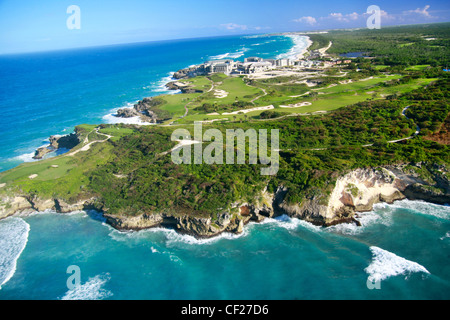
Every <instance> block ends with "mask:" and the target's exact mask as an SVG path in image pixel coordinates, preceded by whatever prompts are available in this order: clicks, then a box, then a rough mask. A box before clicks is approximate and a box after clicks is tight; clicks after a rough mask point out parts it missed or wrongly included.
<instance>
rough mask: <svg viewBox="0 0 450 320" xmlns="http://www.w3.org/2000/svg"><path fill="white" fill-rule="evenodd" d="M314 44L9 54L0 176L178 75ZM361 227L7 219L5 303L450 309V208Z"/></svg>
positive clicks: (400, 204) (375, 214)
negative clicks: (207, 233)
mask: <svg viewBox="0 0 450 320" xmlns="http://www.w3.org/2000/svg"><path fill="white" fill-rule="evenodd" d="M306 43H307V42H306V38H305V37H301V36H298V37H287V36H233V37H218V38H204V39H186V40H173V41H163V42H150V43H140V44H130V45H117V46H108V47H98V48H86V49H78V50H70V51H55V52H45V53H34V54H20V55H8V56H0V107H1V110H2V117H0V171H4V170H8V169H10V168H13V167H15V166H17V165H18V164H20V163H22V162H24V161H32V159H31V157H32V155H33V152H34V150H35V149H36V148H37V147H39V146H41V145H44V144H46V143H47V142H48V140H47V139H48V136H50V135H52V134H66V133H70V132H72V131H73V128H74V126H75V125H77V124H80V123H91V124H94V123H105V122H109V123H111V122H115V121H117V119H115V118H114V116H112V114H113V113H114V111H115V110H116V109H118V108H120V107H124V106H129V105H131V104H133V103H135V102H136V101H138V100H140V99H142V98H143V97H146V96H155V95H158V94H161V93H168V92H167V90H166V89H165V88H164V84H165V83H166V82H168V81H169V80H170V79H171V75H172V73H173V72H174V71H177V70H178V69H181V68H184V67H187V66H190V65H193V64H198V63H201V62H203V61H205V60H211V59H223V58H232V59H238V60H242V59H243V58H245V57H249V56H261V57H264V58H276V57H288V56H290V55H293V54H295V53H298V52H300V51H301V50H302V49H303V48H304V47H305V46H306ZM359 220H360V221H361V224H362V226H361V227H357V226H355V225H353V224H341V225H337V226H333V227H329V228H321V227H317V226H313V225H311V224H309V223H307V222H304V221H301V220H298V219H291V218H289V217H286V216H281V217H278V218H276V219H266V220H265V221H263V222H262V223H250V224H248V225H247V226H246V227H245V229H244V232H243V233H242V234H240V235H234V234H227V233H224V234H222V235H220V236H218V237H216V238H212V239H202V240H199V239H196V238H194V237H191V236H188V235H180V234H178V233H176V232H175V231H173V230H168V229H162V228H154V229H150V230H143V231H138V232H120V231H117V230H115V229H113V228H111V227H110V226H109V225H107V224H106V223H105V222H104V220H103V218H102V217H101V215H100V214H99V213H97V212H95V211H89V212H72V213H69V214H58V213H55V212H50V211H49V212H40V213H35V214H31V215H26V216H15V217H9V218H6V219H4V220H0V300H8V299H275V300H278V299H449V298H450V264H449V261H450V207H448V206H439V205H434V204H429V203H425V202H421V201H409V200H402V201H397V202H395V203H394V204H392V205H388V204H377V205H376V206H375V208H374V210H373V211H371V212H366V213H361V214H360V217H359ZM71 266H77V267H78V268H79V269H78V270H79V271H80V273H79V275H80V281H81V283H80V285H78V286H76V287H75V288H69V287H70V286H68V279H69V277H70V276H71V275H72V274H71V273H68V268H69V267H71ZM69 269H70V268H69Z"/></svg>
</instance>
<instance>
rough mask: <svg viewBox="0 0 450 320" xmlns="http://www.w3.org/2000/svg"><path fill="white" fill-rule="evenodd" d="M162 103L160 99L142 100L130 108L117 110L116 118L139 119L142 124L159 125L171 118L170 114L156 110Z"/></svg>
mask: <svg viewBox="0 0 450 320" xmlns="http://www.w3.org/2000/svg"><path fill="white" fill-rule="evenodd" d="M162 103H163V101H162V100H161V99H160V98H159V99H155V98H144V99H142V100H141V101H139V102H138V103H136V104H135V105H134V106H133V107H132V108H121V109H119V110H117V113H116V117H120V118H132V117H139V118H140V119H141V120H142V121H144V122H149V123H161V122H163V121H165V120H168V119H170V118H171V116H170V114H168V113H166V112H164V111H162V110H160V109H158V108H157V107H158V106H159V105H161V104H162Z"/></svg>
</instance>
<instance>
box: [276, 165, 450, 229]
mask: <svg viewBox="0 0 450 320" xmlns="http://www.w3.org/2000/svg"><path fill="white" fill-rule="evenodd" d="M419 166H420V165H419ZM416 168H418V167H416ZM427 172H428V171H427ZM429 172H433V173H432V174H430V175H429V176H428V177H426V178H423V177H421V176H420V174H417V173H416V171H414V170H412V169H411V167H409V168H408V166H386V167H380V168H368V169H356V170H354V171H352V172H349V173H347V174H345V175H343V176H341V177H340V178H338V179H337V181H336V184H335V186H334V189H333V191H332V192H331V194H330V195H329V196H326V195H324V194H321V195H317V196H315V197H314V198H312V199H306V200H304V201H303V202H302V203H299V204H292V203H288V202H286V201H285V200H283V201H281V202H279V203H276V202H275V205H276V206H277V207H278V208H279V210H278V211H281V212H284V213H285V214H287V215H289V216H291V217H296V218H299V219H303V220H306V221H309V222H312V223H314V224H317V225H323V226H329V225H333V224H336V223H342V222H352V221H353V222H355V223H356V224H358V222H357V221H356V220H355V218H354V217H355V214H356V213H357V212H364V211H371V210H372V209H373V205H374V204H375V203H378V202H386V203H392V202H394V201H395V200H401V199H405V198H408V199H411V200H424V201H429V202H433V203H438V204H445V203H449V202H450V188H449V181H448V179H447V176H446V174H445V173H446V169H445V168H444V167H436V168H434V169H433V170H431V171H429ZM285 191H286V190H282V191H280V192H285Z"/></svg>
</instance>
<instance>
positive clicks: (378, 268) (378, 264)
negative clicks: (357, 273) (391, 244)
mask: <svg viewBox="0 0 450 320" xmlns="http://www.w3.org/2000/svg"><path fill="white" fill-rule="evenodd" d="M370 251H372V255H373V258H372V263H371V264H370V265H369V266H368V267H367V268H365V269H364V271H365V272H366V273H368V274H369V276H370V277H371V279H372V280H374V281H382V280H385V279H387V278H389V277H395V276H398V275H409V274H411V273H416V272H423V273H426V274H429V272H428V270H427V269H425V267H423V266H421V265H420V264H418V263H417V262H414V261H409V260H406V259H405V258H402V257H399V256H397V255H396V254H394V253H392V252H389V251H386V250H383V249H381V248H378V247H374V246H372V247H370Z"/></svg>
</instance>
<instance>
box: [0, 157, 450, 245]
mask: <svg viewBox="0 0 450 320" xmlns="http://www.w3.org/2000/svg"><path fill="white" fill-rule="evenodd" d="M416 166H417V168H422V167H423V166H424V164H416ZM410 167H411V165H407V164H405V165H397V166H384V167H377V168H370V169H356V170H353V171H350V172H347V173H346V174H341V175H340V176H339V177H338V178H337V180H336V183H335V186H334V188H333V191H332V192H331V193H330V194H329V195H326V193H325V191H324V192H323V193H322V194H317V195H316V196H314V197H313V198H310V199H306V200H304V201H303V202H301V203H289V202H287V201H286V200H285V195H286V194H287V191H288V189H287V188H285V187H283V186H279V187H278V189H277V191H276V192H275V193H274V194H271V193H267V192H266V191H265V190H262V191H261V195H260V197H261V199H263V200H262V201H261V200H256V199H255V200H254V201H252V202H251V203H248V202H242V201H239V200H237V202H236V203H235V205H234V207H233V208H231V209H230V210H225V211H224V210H221V211H217V212H216V213H215V214H214V215H217V219H214V220H213V219H212V216H213V212H211V214H210V216H208V217H202V216H197V215H195V214H190V213H184V214H183V213H177V212H145V213H142V214H140V215H135V216H128V215H123V214H114V213H109V210H108V208H104V207H103V205H102V204H101V201H98V200H99V199H97V198H95V197H91V198H89V199H84V200H79V201H78V202H76V203H68V202H66V201H65V200H63V199H56V198H50V199H41V198H36V197H35V198H30V197H27V196H22V195H14V196H10V197H9V198H3V199H1V200H2V203H3V206H2V208H0V209H1V210H0V212H1V213H2V214H1V216H0V219H4V218H7V217H10V216H21V215H27V214H33V213H36V212H43V211H46V210H51V211H55V212H57V213H70V212H74V211H89V210H95V211H97V212H99V213H100V214H101V216H102V217H103V218H104V219H105V222H106V223H107V224H108V225H110V226H111V227H113V228H114V229H117V230H119V231H139V230H146V229H152V228H168V229H173V230H175V231H176V232H178V233H180V234H187V235H190V236H193V237H195V238H197V239H207V238H214V237H217V236H220V235H221V234H223V233H231V234H236V235H238V234H241V233H242V232H244V230H245V229H244V228H245V225H247V224H248V223H249V222H256V223H260V222H263V221H264V220H266V219H268V218H269V219H272V218H277V217H280V216H283V215H286V216H288V217H290V218H298V219H300V220H302V221H305V222H308V223H311V224H313V225H315V226H319V227H330V226H335V225H339V224H354V225H356V226H361V223H360V222H359V221H358V217H359V216H358V214H359V213H363V212H368V211H372V210H373V208H374V205H375V204H377V203H387V204H392V203H394V202H395V201H397V200H404V199H407V200H422V201H425V202H428V203H432V204H436V205H445V204H448V203H449V202H450V183H449V181H448V180H446V179H445V174H446V172H447V171H448V169H447V168H446V167H443V166H441V167H433V166H430V167H428V170H430V173H431V174H432V176H433V177H434V178H433V180H432V182H430V180H429V178H427V179H425V180H426V181H425V180H424V179H423V178H422V177H421V176H420V175H417V174H416V173H414V170H411V168H410ZM434 182H436V183H437V186H438V187H437V188H436V190H438V189H441V190H445V192H444V193H440V192H437V191H433V190H430V189H429V188H428V186H430V185H432V183H434ZM5 203H7V204H8V205H7V206H5V205H4V204H5ZM7 207H8V208H7Z"/></svg>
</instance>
